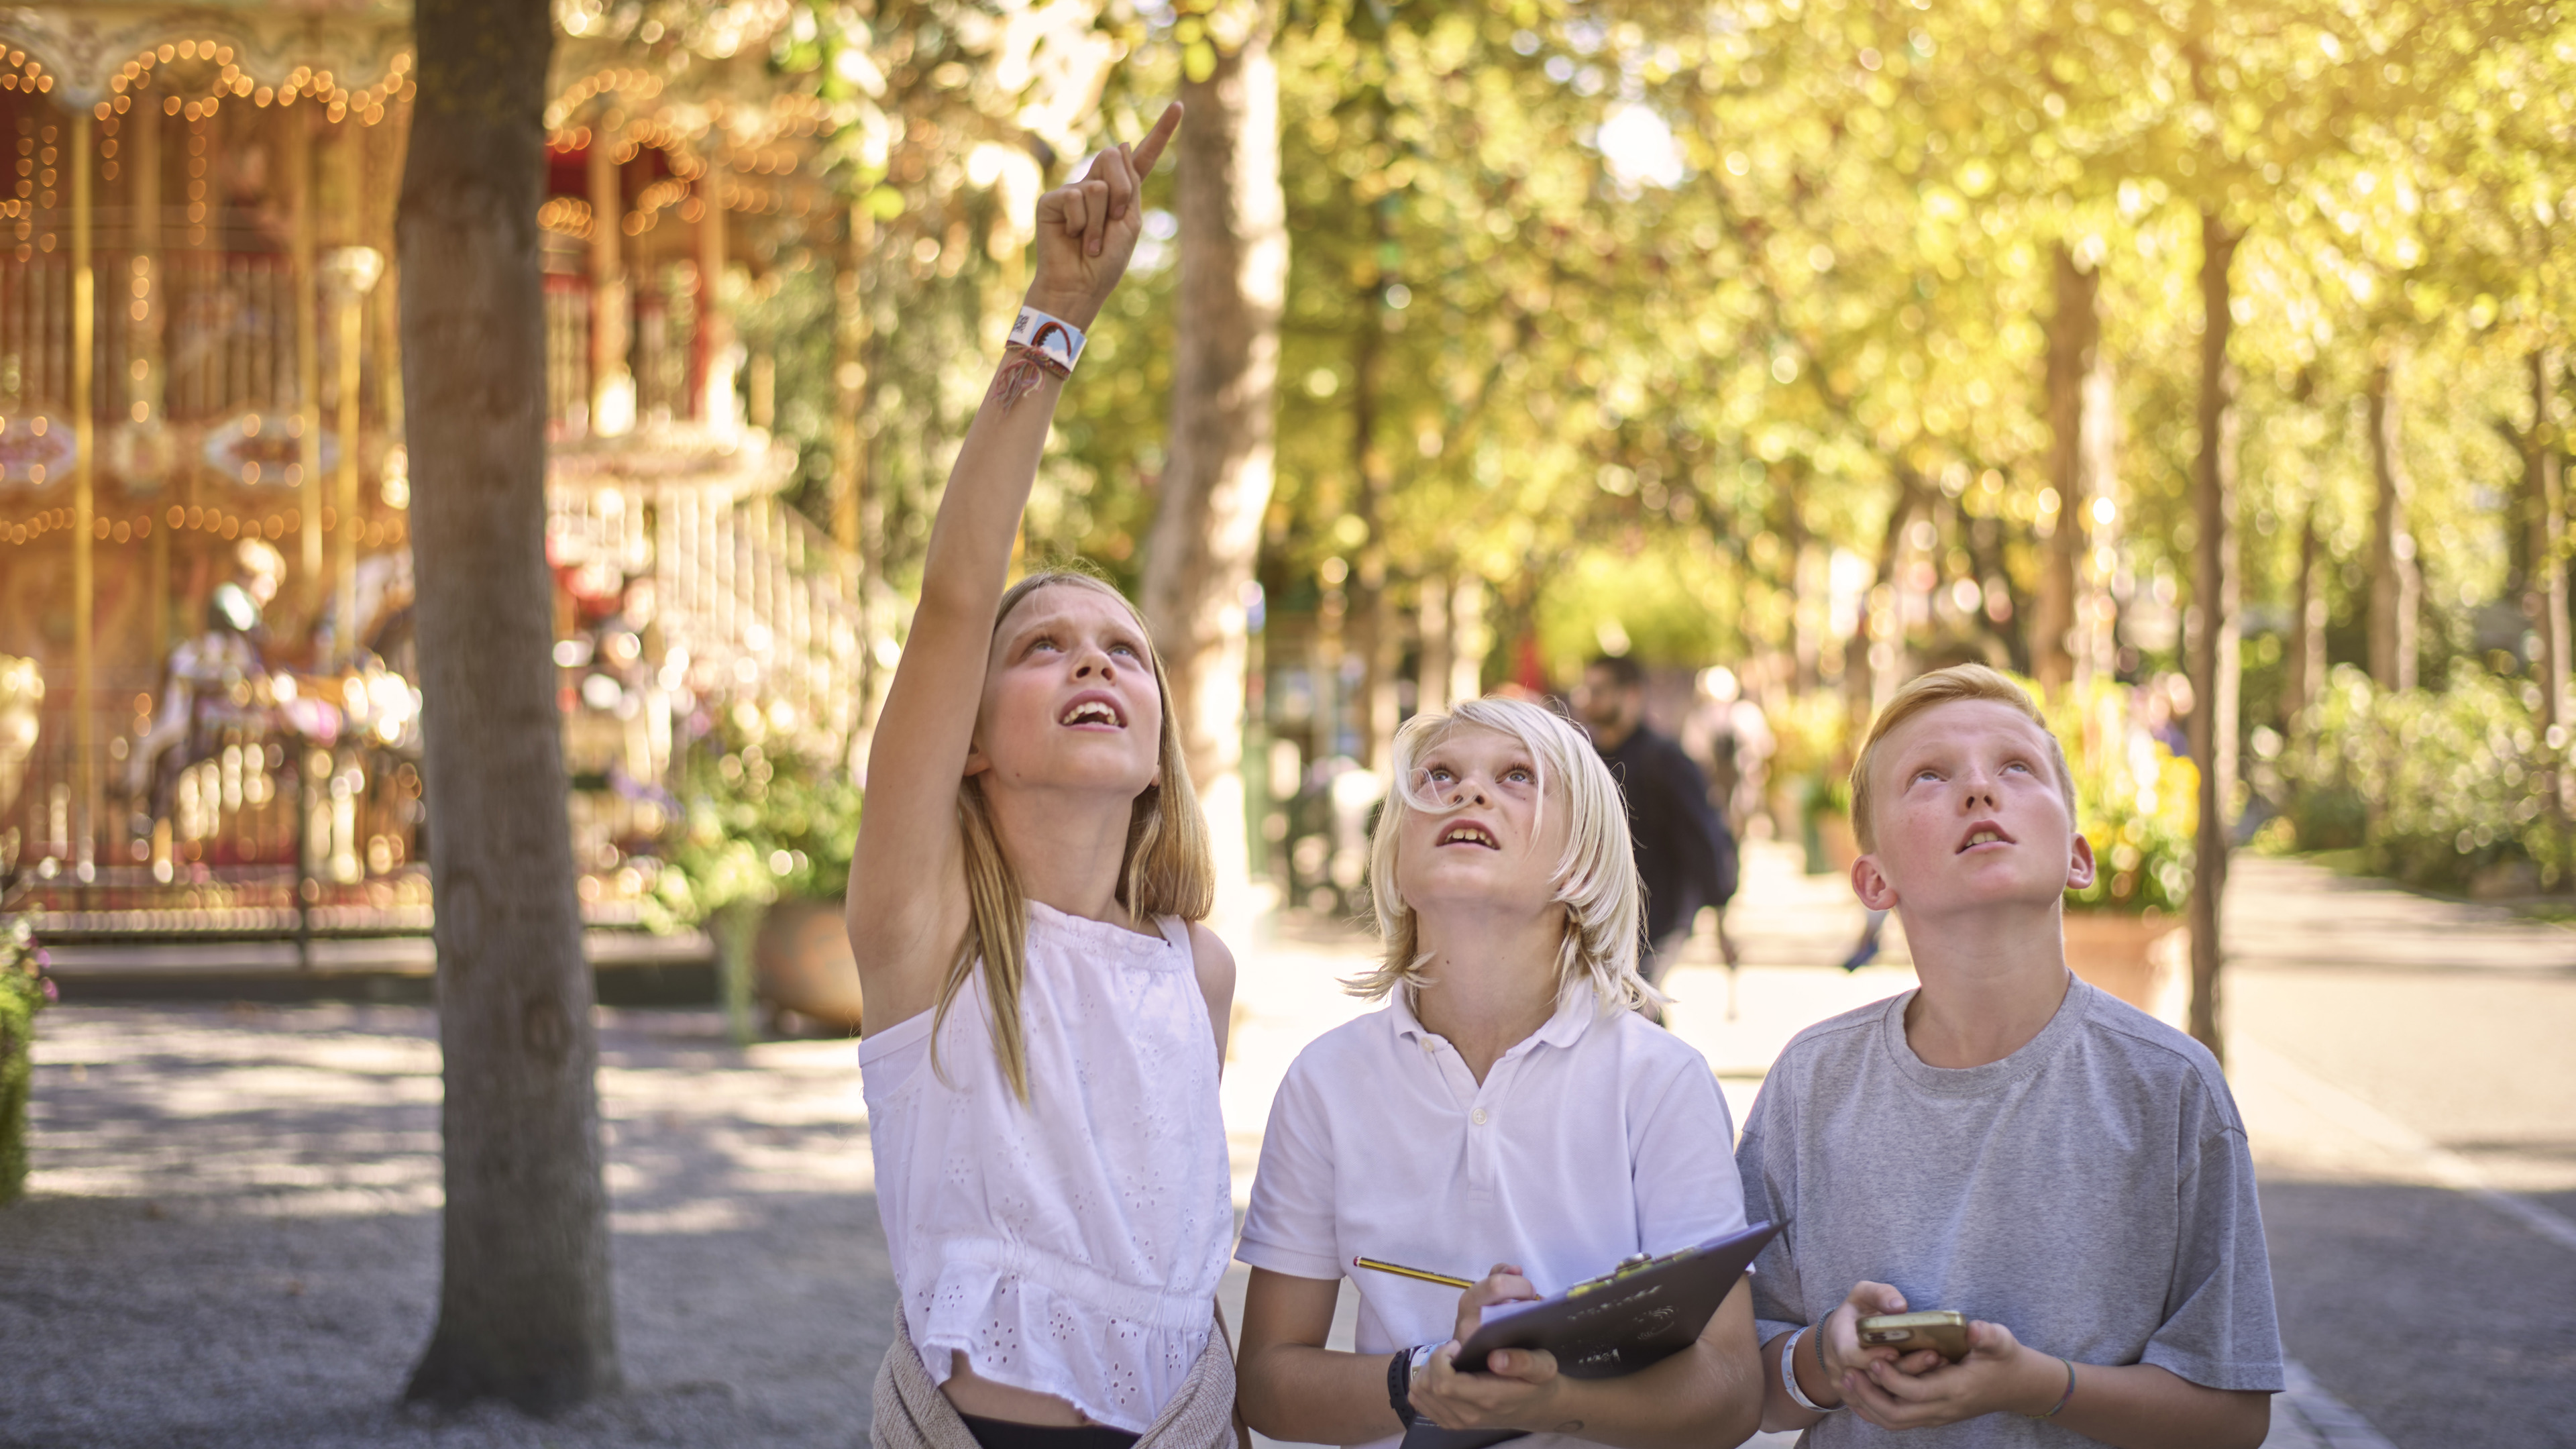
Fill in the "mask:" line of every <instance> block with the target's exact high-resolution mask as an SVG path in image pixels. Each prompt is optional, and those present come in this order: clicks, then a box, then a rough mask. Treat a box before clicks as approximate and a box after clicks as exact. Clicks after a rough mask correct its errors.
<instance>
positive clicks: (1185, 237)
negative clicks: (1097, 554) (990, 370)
mask: <svg viewBox="0 0 2576 1449" xmlns="http://www.w3.org/2000/svg"><path fill="white" fill-rule="evenodd" d="M1272 20H1273V16H1272V14H1271V12H1270V11H1269V9H1268V7H1267V6H1264V7H1261V8H1260V9H1258V10H1257V11H1256V12H1255V13H1254V14H1253V15H1252V16H1251V18H1250V20H1249V23H1248V24H1247V26H1246V34H1245V35H1244V38H1243V39H1242V41H1241V43H1240V44H1239V45H1237V46H1235V47H1234V48H1232V49H1231V50H1230V51H1220V52H1219V53H1218V55H1217V57H1216V63H1215V65H1214V67H1213V69H1211V70H1210V72H1209V73H1208V75H1207V78H1206V79H1204V80H1195V81H1192V80H1184V81H1183V82H1182V85H1181V100H1182V102H1183V104H1184V105H1185V106H1186V107H1187V108H1188V116H1189V119H1188V120H1187V121H1185V122H1184V123H1183V124H1182V126H1181V131H1180V135H1179V136H1178V137H1177V138H1176V140H1175V141H1174V149H1175V150H1177V151H1178V152H1179V153H1180V157H1179V162H1178V174H1177V178H1176V179H1177V182H1178V186H1177V192H1178V200H1177V210H1178V212H1179V221H1180V253H1181V255H1180V298H1179V302H1180V307H1179V326H1178V331H1177V336H1176V338H1175V340H1174V346H1173V352H1174V356H1173V366H1172V443H1171V456H1170V461H1169V463H1168V465H1167V466H1166V467H1165V469H1164V472H1163V483H1162V499H1161V502H1160V503H1159V505H1158V506H1157V508H1156V511H1155V515H1154V530H1153V535H1152V539H1151V542H1150V545H1149V547H1148V551H1147V554H1146V559H1145V580H1144V594H1145V601H1144V602H1145V618H1146V621H1147V623H1148V624H1150V625H1151V626H1152V628H1153V630H1154V638H1155V642H1156V644H1157V646H1158V647H1159V648H1160V649H1161V651H1162V655H1163V663H1164V668H1165V669H1166V670H1167V671H1168V672H1169V674H1170V676H1171V687H1172V707H1173V708H1174V709H1176V710H1178V711H1179V712H1180V733H1181V739H1182V742H1183V744H1184V746H1185V748H1186V749H1187V750H1188V753H1189V766H1190V778H1191V781H1192V783H1194V784H1195V785H1196V786H1197V788H1198V794H1199V803H1200V806H1201V808H1202V809H1204V810H1205V811H1206V812H1207V823H1208V834H1209V839H1210V840H1211V841H1212V842H1213V844H1214V848H1215V852H1216V866H1217V882H1218V884H1217V892H1218V913H1219V916H1220V918H1221V920H1220V927H1221V928H1222V927H1223V926H1224V925H1229V924H1235V923H1237V922H1238V921H1239V918H1240V916H1241V914H1242V913H1243V912H1244V911H1245V910H1246V909H1247V900H1248V896H1247V893H1248V889H1249V885H1250V866H1251V862H1250V855H1249V845H1248V842H1247V838H1246V835H1245V824H1244V788H1243V671H1244V664H1245V657H1246V653H1247V639H1246V636H1245V622H1246V621H1245V611H1244V598H1243V596H1244V585H1246V584H1247V583H1249V582H1251V579H1252V569H1253V563H1254V561H1255V559H1256V556H1257V554H1258V552H1259V549H1260V546H1261V519H1262V514H1263V513H1264V512H1265V511H1266V510H1267V509H1268V508H1269V506H1270V487H1271V472H1272V424H1273V398H1274V394H1275V392H1276V388H1277V382H1278V375H1279V313H1280V308H1281V306H1282V303H1283V302H1284V300H1285V298H1286V295H1287V288H1288V231H1287V216H1286V212H1287V203H1286V201H1285V199H1284V198H1283V197H1282V195H1281V193H1280V189H1279V73H1278V71H1277V69H1276V68H1275V66H1274V65H1273V63H1272V61H1271V56H1270V30H1271V25H1272Z"/></svg>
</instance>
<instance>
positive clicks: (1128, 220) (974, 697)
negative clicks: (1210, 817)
mask: <svg viewBox="0 0 2576 1449" xmlns="http://www.w3.org/2000/svg"><path fill="white" fill-rule="evenodd" d="M1180 120H1181V108H1180V106H1179V105H1177V104H1175V105H1173V106H1171V107H1170V108H1168V109H1167V110H1165V111H1164V112H1163V115H1162V119H1160V120H1158V121H1157V122H1155V123H1154V129H1153V130H1152V131H1151V132H1150V133H1148V134H1147V135H1146V137H1145V139H1144V140H1143V141H1141V142H1139V143H1137V144H1136V145H1134V146H1133V147H1130V146H1125V145H1121V146H1115V147H1112V148H1110V149H1109V150H1106V151H1103V152H1101V153H1100V155H1099V157H1098V158H1097V159H1096V160H1094V161H1093V162H1092V165H1091V168H1090V170H1089V171H1088V172H1086V173H1085V174H1084V176H1083V178H1082V179H1081V180H1079V181H1076V182H1074V183H1073V184H1071V185H1068V186H1063V187H1059V188H1057V189H1056V190H1054V191H1050V192H1048V193H1047V194H1046V195H1044V196H1042V197H1040V198H1038V208H1037V237H1036V241H1035V243H1034V247H1033V250H1034V251H1035V253H1036V263H1037V265H1036V277H1035V280H1034V281H1032V282H1031V283H1030V285H1029V293H1028V305H1029V306H1030V307H1032V308H1034V309H1036V310H1038V311H1040V312H1044V313H1047V314H1048V315H1050V316H1053V317H1057V318H1060V319H1062V320H1064V321H1066V322H1070V323H1072V324H1073V325H1074V326H1076V327H1081V328H1088V327H1090V326H1091V323H1092V320H1093V319H1094V318H1095V317H1097V316H1098V315H1099V312H1100V306H1101V303H1103V302H1104V301H1106V300H1108V297H1109V294H1110V292H1111V291H1112V290H1113V289H1114V288H1116V286H1117V285H1118V279H1119V278H1120V277H1121V276H1122V275H1124V274H1125V272H1126V270H1127V261H1128V258H1129V257H1130V256H1132V255H1133V254H1134V253H1135V250H1136V239H1137V237H1138V236H1139V235H1140V234H1141V232H1142V229H1143V216H1144V213H1143V208H1142V205H1141V202H1140V198H1139V190H1140V187H1141V185H1142V183H1143V180H1144V177H1145V176H1146V175H1147V174H1148V173H1150V172H1151V171H1152V170H1153V169H1154V163H1155V161H1156V160H1157V159H1159V158H1160V157H1161V156H1162V154H1163V147H1164V145H1165V144H1166V143H1168V142H1169V141H1170V140H1171V138H1172V133H1173V131H1174V130H1176V129H1178V127H1179V125H1180ZM1032 381H1033V382H1034V386H1033V387H1030V386H1025V384H1027V383H1029V382H1032ZM1062 389H1063V382H1062V380H1061V379H1059V378H1057V377H1055V376H1053V375H1051V374H1047V373H1043V372H1032V371H1031V370H1030V365H1029V364H1027V363H1024V362H1018V361H1016V359H1015V360H1010V361H1005V362H1004V364H1003V366H1002V368H1001V369H1000V370H999V371H998V372H997V373H996V374H995V377H994V380H993V385H992V387H991V388H990V389H988V390H987V391H986V393H985V395H984V402H983V406H982V407H980V408H979V409H978V410H977V411H976V414H975V421H974V424H973V425H972V426H971V427H969V428H968V429H967V431H966V439H965V442H964V444H963V445H962V446H960V447H959V449H958V452H957V464H956V466H955V467H954V468H953V469H951V470H950V472H949V475H948V489H947V492H946V493H945V494H944V495H942V496H941V498H940V501H939V516H938V518H937V520H936V521H935V522H933V523H932V525H931V529H930V547H929V552H928V555H927V557H926V558H925V560H924V563H923V568H922V583H921V602H920V605H919V607H918V608H917V609H916V611H915V612H914V614H913V621H912V633H911V637H910V638H909V639H907V640H906V641H905V644H904V651H903V660H902V662H901V663H900V664H898V665H897V666H896V667H895V674H894V684H893V686H892V687H891V688H890V689H889V690H888V692H887V695H886V703H885V711H884V713H883V715H882V716H881V717H880V718H879V719H878V722H877V729H876V737H875V741H874V743H873V745H872V746H871V748H870V751H869V754H868V796H867V806H866V809H865V810H864V811H863V812H862V813H861V816H860V823H859V839H858V845H857V848H856V849H855V850H854V851H853V852H852V855H851V859H850V891H849V904H848V924H849V931H850V944H851V947H852V948H853V950H854V951H855V952H856V953H857V956H858V966H859V981H860V984H861V986H862V988H863V989H864V990H865V992H866V994H867V1002H868V1013H867V1030H868V1031H870V1032H875V1031H877V1030H880V1029H882V1028H884V1027H888V1026H892V1025H894V1024H895V1023H897V1022H899V1021H903V1020H905V1019H906V1018H909V1017H912V1016H915V1015H918V1014H919V1013H921V1012H923V1011H925V1010H928V1009H929V1008H930V1006H931V1005H932V1004H933V1003H934V1002H935V1001H936V1000H937V999H938V993H939V983H940V981H941V979H942V976H943V974H944V972H945V970H946V968H947V965H948V958H949V957H950V955H951V954H952V953H954V952H955V951H956V949H957V943H958V942H959V941H960V940H962V939H963V938H964V935H965V931H966V923H967V904H966V885H965V876H964V873H963V869H962V865H961V860H960V850H961V846H960V841H959V838H958V832H957V784H958V780H959V779H960V778H961V776H962V775H963V773H964V771H965V767H966V757H967V754H968V751H969V749H970V746H971V743H972V734H973V731H974V728H975V716H976V710H977V707H978V705H979V703H980V702H981V700H982V697H983V692H984V672H985V665H986V658H987V655H988V653H989V650H990V647H991V640H992V633H993V622H994V620H993V613H994V609H995V608H996V607H997V606H998V604H999V602H1000V600H1001V595H1002V588H1003V585H1004V583H1005V582H1007V579H1008V575H1009V572H1010V564H1011V542H1012V539H1013V538H1014V537H1015V536H1016V535H1017V534H1018V532H1019V526H1020V511H1021V509H1023V508H1024V507H1026V506H1027V503H1028V498H1029V485H1030V484H1031V483H1032V482H1034V481H1035V480H1036V478H1037V470H1038V456H1039V454H1040V452H1041V451H1042V450H1043V449H1044V448H1045V446H1046V436H1047V428H1048V426H1049V424H1050V422H1051V421H1052V420H1053V418H1054V415H1055V404H1056V399H1057V397H1058V395H1059V394H1060V393H1061V392H1062Z"/></svg>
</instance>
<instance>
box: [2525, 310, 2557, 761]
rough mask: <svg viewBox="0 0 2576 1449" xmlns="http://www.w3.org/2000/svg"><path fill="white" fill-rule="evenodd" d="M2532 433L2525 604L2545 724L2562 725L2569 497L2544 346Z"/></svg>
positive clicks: (2537, 362)
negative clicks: (2535, 642)
mask: <svg viewBox="0 0 2576 1449" xmlns="http://www.w3.org/2000/svg"><path fill="white" fill-rule="evenodd" d="M2530 361H2531V433H2530V436H2529V437H2528V438H2526V439H2525V440H2524V443H2523V454H2522V488H2523V530H2522V531H2523V534H2524V536H2525V539H2526V540H2527V541H2526V542H2525V543H2524V545H2523V549H2524V551H2525V552H2526V554H2527V556H2528V557H2529V559H2530V563H2529V565H2528V567H2527V568H2526V569H2525V570H2524V571H2523V574H2524V577H2523V581H2522V587H2523V595H2522V610H2523V614H2524V616H2525V617H2527V618H2529V619H2530V620H2531V626H2532V630H2533V632H2534V633H2536V634H2537V635H2538V636H2539V639H2540V649H2539V652H2538V654H2537V655H2536V656H2535V657H2534V658H2533V659H2532V661H2531V672H2532V678H2533V680H2534V682H2535V683H2537V684H2539V686H2540V711H2541V725H2542V726H2543V727H2544V728H2546V727H2548V726H2550V725H2559V726H2564V725H2566V724H2567V722H2568V720H2567V712H2568V704H2569V701H2568V697H2567V688H2568V680H2567V675H2568V641H2567V632H2568V630H2567V567H2566V562H2565V560H2563V559H2562V558H2560V556H2559V555H2560V554H2561V553H2562V552H2563V551H2564V550H2563V548H2562V547H2561V543H2560V540H2561V539H2562V538H2563V537H2564V536H2565V535H2566V532H2567V498H2566V493H2565V488H2564V483H2563V477H2564V475H2563V473H2562V471H2561V469H2562V466H2563V465H2562V462H2561V459H2562V457H2563V455H2562V454H2561V453H2560V452H2559V444H2560V439H2559V436H2558V427H2557V416H2556V412H2557V409H2556V407H2555V406H2554V404H2555V402H2556V398H2557V392H2558V359H2557V356H2556V354H2554V353H2552V352H2550V351H2547V350H2545V349H2544V350H2541V351H2536V352H2534V353H2532V354H2531V359H2530Z"/></svg>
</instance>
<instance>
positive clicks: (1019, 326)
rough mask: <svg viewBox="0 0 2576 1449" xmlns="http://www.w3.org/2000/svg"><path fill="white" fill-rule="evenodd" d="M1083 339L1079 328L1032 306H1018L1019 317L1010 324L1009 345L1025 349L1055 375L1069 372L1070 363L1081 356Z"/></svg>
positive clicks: (1064, 374) (1070, 369)
mask: <svg viewBox="0 0 2576 1449" xmlns="http://www.w3.org/2000/svg"><path fill="white" fill-rule="evenodd" d="M1083 341H1084V338H1083V335H1082V329H1081V328H1079V327H1076V326H1074V325H1073V324H1072V323H1070V322H1067V321H1065V320H1064V319H1063V318H1061V317H1050V316H1048V315H1047V314H1046V313H1044V312H1041V311H1039V310H1037V309H1036V308H1034V307H1022V308H1021V309H1020V320H1018V321H1017V322H1014V323H1012V324H1011V345H1012V346H1014V347H1025V348H1027V349H1028V350H1029V351H1030V353H1032V354H1033V355H1035V356H1036V358H1037V359H1038V362H1039V363H1040V364H1041V365H1042V366H1044V367H1045V368H1046V369H1047V371H1049V372H1052V373H1054V374H1055V375H1057V376H1058V377H1063V376H1067V375H1069V374H1070V373H1072V371H1073V365H1074V363H1076V362H1078V361H1080V360H1081V358H1082V344H1083Z"/></svg>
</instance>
